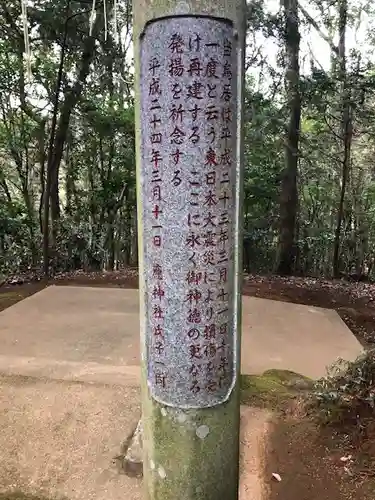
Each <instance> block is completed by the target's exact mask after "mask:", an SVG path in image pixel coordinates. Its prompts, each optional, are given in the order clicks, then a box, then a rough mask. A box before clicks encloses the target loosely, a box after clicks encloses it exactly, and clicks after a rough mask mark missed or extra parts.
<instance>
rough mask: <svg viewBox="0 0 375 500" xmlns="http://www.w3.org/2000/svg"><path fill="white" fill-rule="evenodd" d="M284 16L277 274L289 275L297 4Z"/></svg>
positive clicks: (294, 202) (297, 110)
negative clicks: (285, 117) (285, 120)
mask: <svg viewBox="0 0 375 500" xmlns="http://www.w3.org/2000/svg"><path fill="white" fill-rule="evenodd" d="M283 3H284V12H285V53H286V72H285V85H286V97H287V109H288V112H289V121H288V124H287V134H286V139H285V168H284V171H283V173H282V179H281V196H280V230H279V248H278V263H277V272H278V273H279V274H283V275H290V274H292V272H293V267H294V262H295V254H296V247H295V245H296V242H295V233H296V219H297V209H298V191H297V175H298V144H299V129H300V121H301V99H300V91H299V46H300V33H299V19H298V3H297V0H283Z"/></svg>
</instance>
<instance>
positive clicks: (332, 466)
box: [0, 269, 375, 500]
mask: <svg viewBox="0 0 375 500" xmlns="http://www.w3.org/2000/svg"><path fill="white" fill-rule="evenodd" d="M11 282H13V284H11ZM49 284H55V285H62V286H63V285H76V286H100V287H123V288H137V286H138V276H137V271H136V270H134V269H130V270H125V271H120V272H113V273H92V274H87V273H83V272H76V273H72V274H65V275H60V276H57V277H56V278H55V279H54V280H51V281H50V282H49V283H47V282H43V281H31V282H29V280H28V279H27V277H16V278H12V279H11V280H8V282H6V283H4V284H3V285H2V286H0V311H1V310H3V309H5V308H7V307H10V306H11V305H13V304H15V303H16V302H18V301H19V300H22V299H23V298H25V297H27V296H29V295H31V294H33V293H36V292H38V291H39V290H41V289H42V288H44V287H45V286H48V285H49ZM243 293H244V295H250V296H256V297H261V298H268V299H273V300H280V301H286V302H294V303H299V304H306V305H314V306H318V307H324V308H330V309H335V310H337V311H338V313H339V314H340V316H341V317H342V318H343V320H344V321H345V322H346V324H347V325H348V326H349V328H350V329H351V330H352V331H353V333H354V334H355V335H356V337H357V338H358V339H359V341H360V342H361V343H362V344H363V345H364V346H365V347H366V348H371V347H375V285H371V284H367V283H348V282H343V281H326V280H320V279H312V278H280V277H264V276H263V277H261V276H245V278H244V285H243ZM293 404H294V403H293ZM352 431H353V430H352ZM352 431H351V430H349V431H348V434H347V435H345V434H341V435H340V437H339V436H338V435H337V433H336V432H334V431H333V430H332V429H327V428H326V429H322V428H321V427H319V426H318V425H317V424H316V423H315V422H314V421H312V420H311V419H310V418H309V417H307V416H306V414H305V413H303V412H302V413H301V411H300V408H293V407H292V408H289V409H288V410H287V411H286V412H285V411H284V412H282V414H281V415H280V414H275V418H274V419H273V422H272V425H271V427H270V429H269V432H268V439H267V442H268V444H267V445H266V446H265V449H264V457H263V458H264V466H263V469H264V475H265V477H264V483H265V484H266V489H267V492H265V494H264V498H265V499H267V500H316V499H317V498H319V499H320V500H355V499H359V498H360V499H363V500H374V498H375V493H374V491H375V481H374V473H373V470H374V468H375V467H374V459H373V458H372V457H374V456H375V429H374V432H373V433H372V432H371V435H368V436H367V439H365V440H363V439H362V440H358V441H356V440H355V439H354V436H353V432H354V431H353V432H352ZM350 456H351V458H348V457H350ZM273 473H277V474H280V476H281V479H282V481H281V482H278V481H276V480H275V481H274V480H272V474H273ZM2 498H3V497H1V495H0V500H1V499H2ZM20 498H21V497H20Z"/></svg>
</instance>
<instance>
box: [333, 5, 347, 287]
mask: <svg viewBox="0 0 375 500" xmlns="http://www.w3.org/2000/svg"><path fill="white" fill-rule="evenodd" d="M347 18H348V2H347V0H340V5H339V36H340V39H339V46H338V57H339V78H340V82H341V86H342V91H341V92H342V93H341V131H340V135H341V137H342V176H341V189H340V201H339V208H338V213H337V222H336V230H335V242H334V249H333V275H334V277H335V278H338V277H339V276H340V244H341V229H342V222H343V218H344V208H345V194H346V188H347V183H348V178H349V169H350V150H351V143H352V120H351V109H350V89H349V86H348V81H347V73H346V26H347Z"/></svg>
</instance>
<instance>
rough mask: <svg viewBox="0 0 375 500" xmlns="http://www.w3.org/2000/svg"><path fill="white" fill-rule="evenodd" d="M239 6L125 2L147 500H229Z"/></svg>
mask: <svg viewBox="0 0 375 500" xmlns="http://www.w3.org/2000/svg"><path fill="white" fill-rule="evenodd" d="M245 25H246V5H245V2H244V1H243V0H204V1H203V0H185V1H172V0H134V41H135V54H134V56H135V65H136V91H135V92H136V94H135V95H136V140H137V183H138V224H139V226H138V227H139V266H140V285H139V286H140V302H141V309H140V317H141V357H142V374H143V376H142V379H143V382H142V407H143V413H142V420H143V447H144V463H143V467H144V479H145V487H146V490H147V498H148V500H193V499H194V500H237V498H238V470H239V420H240V415H239V375H240V317H241V294H240V287H241V281H242V263H241V258H240V253H241V252H240V249H241V247H242V244H241V236H240V235H241V217H240V212H241V190H242V178H241V163H242V152H241V151H242V148H241V145H242V90H243V76H244V73H243V68H244V47H245Z"/></svg>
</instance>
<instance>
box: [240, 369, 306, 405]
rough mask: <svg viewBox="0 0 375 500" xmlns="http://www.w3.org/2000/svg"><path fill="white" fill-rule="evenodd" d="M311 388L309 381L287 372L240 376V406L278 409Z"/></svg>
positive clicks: (276, 371) (272, 371)
mask: <svg viewBox="0 0 375 500" xmlns="http://www.w3.org/2000/svg"><path fill="white" fill-rule="evenodd" d="M312 386H313V381H312V380H311V379H309V378H307V377H305V376H303V375H300V374H298V373H294V372H291V371H288V370H267V371H266V372H264V373H263V374H262V375H241V404H244V405H249V406H257V407H261V408H271V409H278V408H281V407H282V406H284V405H285V403H287V402H288V401H290V400H291V399H294V398H295V397H296V396H298V395H299V394H301V393H302V392H304V391H308V390H310V389H311V388H312Z"/></svg>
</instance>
